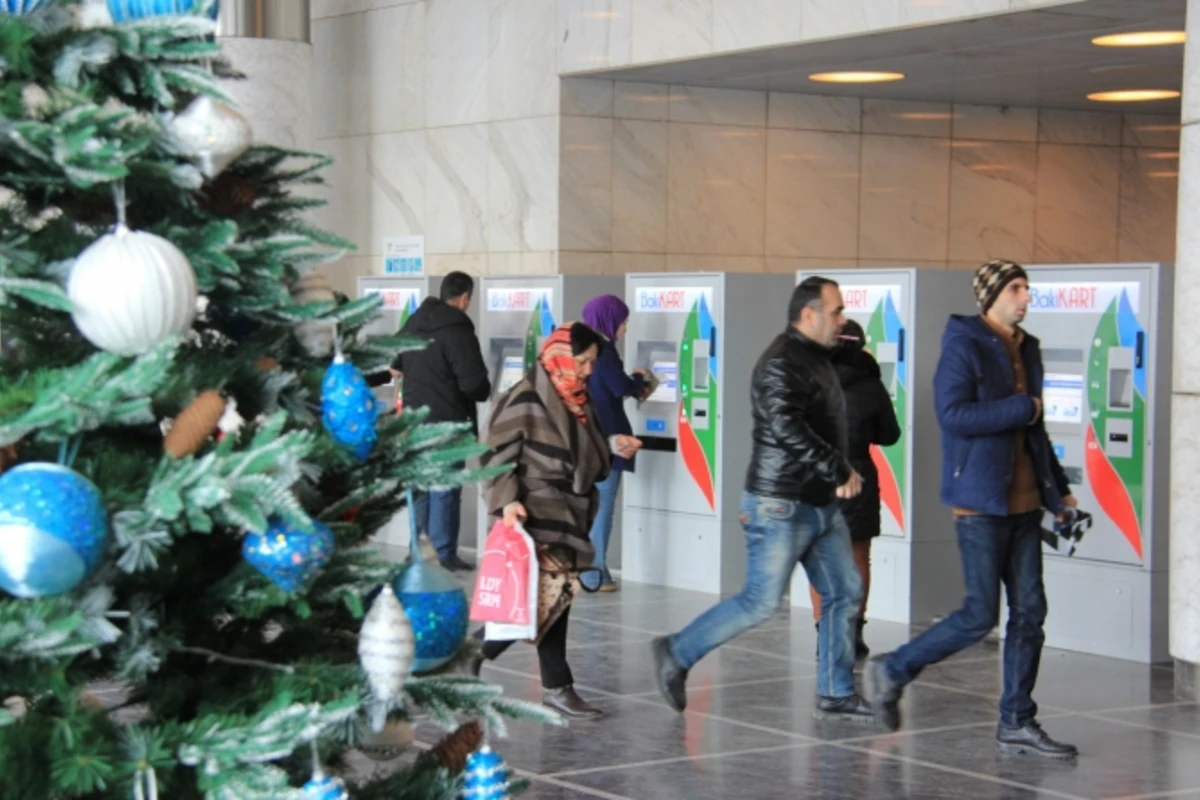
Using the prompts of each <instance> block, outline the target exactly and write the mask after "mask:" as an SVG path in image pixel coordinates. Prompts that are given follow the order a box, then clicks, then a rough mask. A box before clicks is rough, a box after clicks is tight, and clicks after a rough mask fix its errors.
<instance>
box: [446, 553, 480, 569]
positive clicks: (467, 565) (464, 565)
mask: <svg viewBox="0 0 1200 800" xmlns="http://www.w3.org/2000/svg"><path fill="white" fill-rule="evenodd" d="M442 566H443V567H445V568H446V569H448V570H450V571H451V572H471V571H473V570H474V569H475V565H474V564H472V563H471V562H469V561H463V560H462V559H461V558H459V557H458V556H450V557H449V558H447V559H445V560H444V561H442Z"/></svg>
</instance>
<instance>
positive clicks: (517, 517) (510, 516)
mask: <svg viewBox="0 0 1200 800" xmlns="http://www.w3.org/2000/svg"><path fill="white" fill-rule="evenodd" d="M528 516H529V514H528V513H526V511H525V506H523V505H521V504H520V503H509V504H508V505H506V506H505V507H504V524H505V525H507V526H508V527H510V528H513V527H516V525H517V523H518V522H524V521H525V520H526V519H527V518H528Z"/></svg>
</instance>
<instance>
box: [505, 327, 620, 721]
mask: <svg viewBox="0 0 1200 800" xmlns="http://www.w3.org/2000/svg"><path fill="white" fill-rule="evenodd" d="M602 344H603V339H602V338H601V337H600V335H599V334H598V333H596V332H595V331H594V330H592V329H591V328H589V327H587V326H586V325H581V324H578V323H575V324H570V323H568V324H566V325H563V326H562V327H560V328H558V330H556V331H555V332H554V333H553V334H551V335H550V337H549V338H547V339H546V341H545V343H544V344H543V345H542V350H541V355H540V356H539V357H538V364H537V365H536V366H535V367H534V368H533V369H532V370H530V372H529V374H528V375H526V376H525V377H524V378H523V379H522V380H521V381H520V382H518V383H517V384H515V385H514V386H513V387H512V388H511V389H509V390H508V392H506V393H505V394H504V395H503V396H502V397H500V398H499V399H497V400H496V402H495V405H494V407H493V408H492V413H491V416H490V417H489V419H488V426H487V437H486V438H487V444H488V446H489V447H490V450H489V452H488V453H487V454H486V455H485V456H484V457H483V458H482V464H483V466H485V467H490V466H496V465H499V464H513V465H515V469H513V470H512V471H510V472H507V473H505V474H504V475H501V476H500V477H498V478H493V479H491V480H489V481H488V482H487V483H486V484H484V499H485V500H486V502H487V504H488V511H489V512H490V514H491V516H492V518H493V520H495V519H498V518H503V519H504V521H505V522H507V523H508V524H510V525H511V524H514V523H516V522H517V521H518V520H523V521H524V525H525V530H526V531H528V533H529V535H530V536H531V537H532V538H533V540H534V541H535V542H536V543H537V545H538V547H540V548H550V549H552V550H553V551H554V552H555V554H556V555H558V556H560V557H562V558H565V559H566V561H567V562H568V563H570V564H573V565H574V567H575V569H579V568H580V567H584V566H588V565H590V564H591V563H592V557H593V556H594V555H595V550H594V548H593V547H592V543H591V540H590V539H589V538H588V531H589V530H591V526H592V520H593V519H595V517H596V512H597V510H598V508H599V493H598V492H597V490H596V483H597V482H599V481H601V480H603V479H604V478H605V477H606V476H607V475H608V471H609V469H610V467H611V459H612V453H614V452H615V453H617V454H618V455H621V456H624V457H629V456H631V455H633V453H634V451H635V450H636V449H637V447H638V446H639V445H640V442H638V440H637V439H634V438H633V437H631V436H615V437H612V439H611V440H606V439H605V437H604V433H603V432H602V431H601V429H600V425H599V424H598V422H597V420H596V414H595V410H594V409H593V408H592V404H591V400H590V399H589V398H588V394H587V379H588V376H589V375H590V374H591V372H592V367H593V365H594V364H595V361H596V356H597V354H598V352H599V349H600V347H601V346H602ZM569 615H570V608H568V609H567V612H566V613H564V614H563V615H562V616H561V617H559V619H558V621H557V622H555V623H554V625H553V626H551V628H550V629H549V630H548V631H547V632H546V634H545V636H544V637H542V641H541V643H540V644H539V645H538V659H539V661H540V662H541V671H542V687H543V688H544V689H545V695H544V697H543V702H545V703H546V705H548V706H550V707H551V708H554V709H555V710H557V711H559V712H561V713H563V714H565V715H566V716H570V717H596V716H599V715H600V714H601V712H600V710H599V709H597V708H595V707H594V706H591V705H588V704H587V703H586V702H584V700H583V699H582V698H581V697H579V695H577V694H576V693H575V689H574V688H573V686H572V683H573V678H572V676H571V668H570V667H569V666H568V665H567V652H566V647H567V618H568V616H569ZM510 644H512V643H511V642H486V643H485V644H484V646H483V656H484V658H486V659H488V660H491V659H494V658H496V657H497V656H499V655H500V654H501V653H503V652H504V651H505V650H506V649H507V648H508V646H509V645H510Z"/></svg>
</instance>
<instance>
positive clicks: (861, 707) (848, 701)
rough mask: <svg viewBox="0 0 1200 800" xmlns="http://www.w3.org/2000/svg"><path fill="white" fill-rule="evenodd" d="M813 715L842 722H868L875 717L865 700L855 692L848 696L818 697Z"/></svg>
mask: <svg viewBox="0 0 1200 800" xmlns="http://www.w3.org/2000/svg"><path fill="white" fill-rule="evenodd" d="M813 716H814V717H816V718H817V719H828V720H842V721H843V722H870V721H871V720H872V719H874V718H875V717H874V715H873V714H872V713H871V707H870V706H869V705H867V701H866V700H863V699H862V698H861V697H859V696H858V695H856V694H852V695H849V696H848V697H818V698H817V708H816V710H815V711H813Z"/></svg>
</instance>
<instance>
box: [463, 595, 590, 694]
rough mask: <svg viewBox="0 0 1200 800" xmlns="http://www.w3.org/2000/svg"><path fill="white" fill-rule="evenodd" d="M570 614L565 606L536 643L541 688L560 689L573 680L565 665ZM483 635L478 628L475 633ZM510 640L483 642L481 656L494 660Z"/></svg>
mask: <svg viewBox="0 0 1200 800" xmlns="http://www.w3.org/2000/svg"><path fill="white" fill-rule="evenodd" d="M570 616H571V607H570V606H567V608H566V610H565V611H563V613H562V616H561V617H559V618H558V619H557V620H555V622H554V624H553V625H551V626H550V630H548V631H546V635H545V636H543V637H542V641H541V642H540V643H539V644H538V648H537V651H538V661H539V662H540V663H541V668H542V688H544V689H561V688H563V687H564V686H570V685H571V684H573V683H574V682H575V679H574V678H573V677H572V676H571V668H570V667H569V666H567V619H568V617H570ZM475 635H476V636H482V635H483V629H482V628H480V629H479V631H478V632H476V634H475ZM512 644H513V643H512V642H484V643H483V657H484V658H486V659H487V660H488V661H495V660H496V658H498V657H499V656H500V654H501V653H503V652H504V651H505V650H507V649H508V648H509V647H511V646H512Z"/></svg>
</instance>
